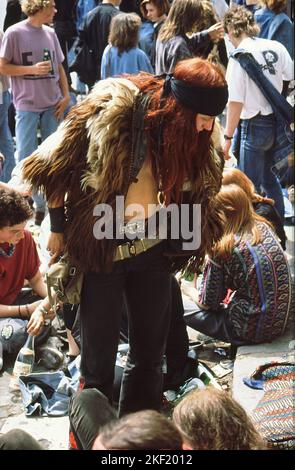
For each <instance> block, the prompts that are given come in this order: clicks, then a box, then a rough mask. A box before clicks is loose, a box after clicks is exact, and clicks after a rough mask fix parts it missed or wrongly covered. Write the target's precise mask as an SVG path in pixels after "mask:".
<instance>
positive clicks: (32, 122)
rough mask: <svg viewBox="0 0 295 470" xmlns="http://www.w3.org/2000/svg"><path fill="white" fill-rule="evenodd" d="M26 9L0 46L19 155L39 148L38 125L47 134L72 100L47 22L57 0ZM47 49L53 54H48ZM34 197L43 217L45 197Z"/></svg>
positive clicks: (27, 3) (41, 0)
mask: <svg viewBox="0 0 295 470" xmlns="http://www.w3.org/2000/svg"><path fill="white" fill-rule="evenodd" d="M22 10H23V12H24V13H25V14H26V15H27V16H28V18H27V19H26V20H24V21H21V22H19V23H17V24H15V25H13V26H11V27H10V28H8V29H7V30H6V32H5V34H4V37H3V41H2V46H1V50H0V73H2V74H3V75H10V76H11V84H12V94H13V102H14V106H15V109H16V129H15V133H16V146H17V151H18V158H19V160H22V159H24V158H26V157H27V156H29V155H30V154H31V153H33V152H34V150H35V149H36V148H37V146H38V139H37V130H38V126H39V125H40V130H41V138H42V140H44V139H46V137H48V136H49V135H50V134H52V133H53V132H54V131H55V130H56V129H57V126H58V122H59V121H61V120H62V118H63V115H64V111H65V109H66V107H67V106H68V104H69V102H70V95H69V90H68V83H67V78H66V75H65V72H64V69H63V66H62V62H63V59H64V56H63V53H62V50H61V47H60V45H59V42H58V39H57V36H56V34H55V32H54V30H53V29H52V28H50V27H49V26H47V25H46V24H50V23H51V22H52V20H53V17H54V14H55V12H56V10H55V3H54V0H24V1H23V2H22ZM48 53H49V58H50V60H44V58H45V54H47V55H48ZM34 199H35V204H36V211H37V214H36V222H40V219H41V218H42V213H43V215H44V209H45V207H44V206H45V203H44V201H43V199H42V198H40V196H39V195H38V196H37V197H34ZM38 219H39V220H38Z"/></svg>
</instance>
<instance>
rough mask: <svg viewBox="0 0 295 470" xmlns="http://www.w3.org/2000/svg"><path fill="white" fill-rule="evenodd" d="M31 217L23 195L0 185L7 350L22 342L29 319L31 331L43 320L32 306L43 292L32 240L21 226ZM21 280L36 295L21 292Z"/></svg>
mask: <svg viewBox="0 0 295 470" xmlns="http://www.w3.org/2000/svg"><path fill="white" fill-rule="evenodd" d="M31 217H32V209H31V208H30V206H29V204H28V202H27V201H26V199H25V198H24V197H22V196H21V195H20V194H19V193H17V192H15V191H12V190H9V191H7V190H3V189H0V342H1V343H2V347H3V350H4V351H6V352H8V353H12V352H16V351H18V349H19V348H20V347H21V346H22V345H23V343H24V342H25V339H26V336H27V332H26V327H27V323H28V320H29V319H30V323H31V326H32V328H31V331H30V333H31V334H38V333H40V332H41V329H42V326H43V324H44V313H43V312H42V311H40V310H36V309H37V307H38V305H39V304H40V302H41V301H42V298H44V297H46V295H47V290H46V285H45V283H44V280H43V277H42V274H41V272H40V270H39V266H40V261H39V257H38V253H37V249H36V246H35V242H34V240H33V238H32V235H31V233H30V232H29V231H27V230H25V226H26V223H27V221H28V220H29V219H30V218H31ZM25 280H27V281H28V283H29V285H30V287H31V288H32V289H33V291H34V294H36V295H32V294H31V292H29V293H28V292H27V293H25V294H24V293H22V288H23V286H24V282H25ZM11 348H13V350H11Z"/></svg>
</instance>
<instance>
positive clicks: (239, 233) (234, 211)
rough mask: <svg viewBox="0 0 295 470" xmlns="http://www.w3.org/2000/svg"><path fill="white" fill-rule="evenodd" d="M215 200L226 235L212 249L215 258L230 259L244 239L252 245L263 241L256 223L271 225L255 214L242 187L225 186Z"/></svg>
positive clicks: (234, 185)
mask: <svg viewBox="0 0 295 470" xmlns="http://www.w3.org/2000/svg"><path fill="white" fill-rule="evenodd" d="M215 199H216V202H217V204H218V206H219V208H220V213H221V218H222V219H223V220H222V222H223V228H224V233H223V236H222V238H221V240H219V242H217V244H216V245H215V246H214V247H213V249H212V251H213V254H214V256H217V257H220V258H224V259H226V258H228V257H229V256H230V255H231V253H232V250H233V248H234V245H236V244H237V243H238V242H239V241H241V240H243V239H245V240H248V241H250V243H251V244H252V245H256V244H257V243H259V242H260V241H261V232H260V230H259V227H258V225H257V223H256V222H264V223H266V224H268V225H269V226H270V224H269V222H268V221H267V220H266V219H265V218H264V217H261V216H260V215H257V214H256V213H255V211H254V209H253V206H252V202H251V199H249V197H248V196H247V194H246V193H245V191H244V190H243V189H242V188H241V187H240V186H238V185H236V184H228V185H223V186H222V187H221V189H220V191H219V193H218V194H217V195H216V198H215ZM236 237H238V239H237V238H236Z"/></svg>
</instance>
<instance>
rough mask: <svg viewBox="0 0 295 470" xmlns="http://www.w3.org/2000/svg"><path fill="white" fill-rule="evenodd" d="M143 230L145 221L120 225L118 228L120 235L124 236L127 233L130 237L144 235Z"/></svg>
mask: <svg viewBox="0 0 295 470" xmlns="http://www.w3.org/2000/svg"><path fill="white" fill-rule="evenodd" d="M144 229H145V220H136V221H134V222H132V221H130V222H127V223H126V224H124V223H121V224H120V226H119V233H120V235H125V234H127V233H129V234H130V235H136V234H137V233H141V234H142V233H144Z"/></svg>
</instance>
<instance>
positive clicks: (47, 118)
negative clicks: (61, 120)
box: [40, 107, 58, 142]
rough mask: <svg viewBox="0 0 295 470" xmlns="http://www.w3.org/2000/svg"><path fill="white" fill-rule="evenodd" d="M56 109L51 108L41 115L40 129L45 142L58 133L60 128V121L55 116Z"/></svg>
mask: <svg viewBox="0 0 295 470" xmlns="http://www.w3.org/2000/svg"><path fill="white" fill-rule="evenodd" d="M54 113H55V108H54V107H51V108H48V109H46V111H43V112H42V113H40V129H41V138H42V142H43V140H45V139H47V137H49V136H50V135H51V134H53V132H55V131H56V129H57V127H58V120H57V119H56V117H55V115H54Z"/></svg>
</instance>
